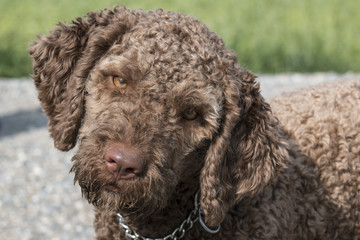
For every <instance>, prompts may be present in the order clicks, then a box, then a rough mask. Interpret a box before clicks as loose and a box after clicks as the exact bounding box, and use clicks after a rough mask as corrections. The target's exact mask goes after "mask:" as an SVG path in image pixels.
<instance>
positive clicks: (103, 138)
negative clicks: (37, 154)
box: [30, 7, 360, 240]
mask: <svg viewBox="0 0 360 240" xmlns="http://www.w3.org/2000/svg"><path fill="white" fill-rule="evenodd" d="M30 54H31V56H32V58H33V59H34V65H33V67H34V74H33V78H34V80H35V84H36V87H37V89H38V92H39V99H40V101H41V103H42V107H43V108H44V111H45V113H46V114H47V116H48V117H49V129H50V133H51V136H52V137H53V139H54V141H55V146H56V147H57V148H58V149H60V150H64V151H67V150H69V149H71V148H73V147H74V146H75V144H76V143H78V150H77V152H76V154H75V156H74V157H73V159H72V161H73V167H72V169H71V171H72V172H74V174H75V181H77V182H78V183H79V185H80V186H81V188H82V192H83V195H84V197H86V198H87V199H88V200H89V202H91V203H92V204H94V205H95V211H96V219H95V230H96V233H97V239H124V238H125V235H127V236H128V237H130V238H133V239H145V237H148V238H163V239H180V238H184V239H287V240H288V239H326V240H328V239H359V234H360V230H359V229H360V213H359V208H360V200H359V196H358V192H359V183H360V134H359V127H360V117H359V116H360V108H359V106H360V104H359V103H360V101H359V100H360V83H359V81H350V82H344V83H340V84H332V85H329V86H323V87H322V88H321V89H312V90H308V91H304V92H300V93H297V94H295V95H294V96H290V97H289V96H288V97H286V96H285V97H283V98H280V99H279V100H277V101H275V102H274V109H276V116H277V117H278V118H279V119H280V121H281V122H282V123H283V124H284V125H281V124H280V123H279V121H278V120H277V118H276V117H274V115H273V113H272V111H271V110H270V106H269V104H267V103H266V102H265V101H264V99H263V97H262V96H261V95H260V92H259V85H258V84H257V83H256V81H255V76H254V75H253V74H252V73H250V72H248V71H246V70H245V69H244V68H242V67H241V66H239V64H238V63H237V58H236V55H235V53H234V52H233V51H230V50H228V49H227V48H226V47H225V44H224V42H223V41H222V40H221V39H220V38H219V37H218V36H217V35H216V34H215V33H212V32H211V31H210V30H209V29H208V28H207V27H206V26H205V25H204V24H202V23H200V22H199V21H197V20H195V19H193V18H191V17H189V16H186V15H183V14H179V13H171V12H164V11H162V10H157V11H149V12H143V11H141V10H136V11H130V10H128V9H126V8H118V7H117V8H115V9H114V10H113V11H111V10H105V11H103V12H99V13H98V12H91V13H89V14H88V15H87V18H77V19H76V20H75V21H74V22H73V23H72V25H65V24H60V25H59V27H58V28H56V29H54V30H52V31H51V32H50V35H48V36H43V37H41V38H40V40H38V41H37V42H35V43H33V44H32V46H31V49H30ZM198 191H199V193H198V194H197V192H198ZM195 196H196V197H195ZM117 214H118V215H117ZM119 220H121V222H120V224H119ZM220 225H221V227H219V226H220ZM209 232H211V233H209Z"/></svg>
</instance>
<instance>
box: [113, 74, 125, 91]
mask: <svg viewBox="0 0 360 240" xmlns="http://www.w3.org/2000/svg"><path fill="white" fill-rule="evenodd" d="M113 83H114V85H115V87H117V88H120V89H125V88H126V87H127V83H126V81H125V80H124V79H122V78H121V77H113Z"/></svg>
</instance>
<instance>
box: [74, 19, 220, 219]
mask: <svg viewBox="0 0 360 240" xmlns="http://www.w3.org/2000/svg"><path fill="white" fill-rule="evenodd" d="M175 20H176V19H174V21H173V22H171V21H169V20H167V21H162V22H161V23H160V24H159V25H160V26H155V27H154V28H156V31H155V30H152V29H148V28H145V27H143V26H141V27H138V28H137V29H134V30H133V31H131V32H130V33H127V34H125V35H124V36H123V40H122V41H121V42H119V43H115V44H114V45H113V46H112V47H111V48H110V49H109V50H108V51H107V52H106V54H105V55H104V56H103V57H102V58H101V59H100V60H99V62H98V63H97V64H96V65H95V66H94V68H93V69H92V70H91V71H90V74H89V78H88V79H87V81H86V87H85V89H86V92H87V96H86V97H85V114H84V119H83V122H82V127H81V130H80V134H79V139H80V144H79V150H78V152H77V153H76V155H75V156H74V158H73V162H74V166H73V171H74V172H75V178H76V180H77V181H78V182H79V183H80V186H82V189H83V191H84V195H85V196H87V197H88V198H89V201H91V202H93V203H95V204H96V205H100V206H105V207H110V208H111V209H114V210H117V211H122V212H123V211H125V210H126V209H127V210H128V211H131V212H134V211H140V212H142V213H144V212H145V211H146V209H144V208H145V207H146V208H150V209H152V210H154V209H161V208H163V207H164V206H165V205H166V203H167V200H168V197H169V196H171V194H172V191H174V189H175V187H176V185H177V183H178V182H179V181H181V179H183V178H185V177H189V175H191V173H192V174H194V173H195V172H194V171H197V172H199V170H200V168H201V166H202V165H203V161H204V157H205V156H204V148H205V147H206V146H208V145H209V141H211V139H212V138H213V135H214V134H216V132H217V130H218V128H219V125H220V121H221V119H222V110H221V109H222V108H223V103H224V96H223V91H222V90H221V87H220V86H218V82H219V81H220V80H221V79H219V77H220V78H221V76H214V75H213V74H212V72H211V71H205V69H204V68H205V66H204V65H201V64H200V63H201V61H207V59H203V60H202V59H201V58H200V56H198V55H197V54H196V50H195V49H193V51H190V50H189V49H190V48H195V47H196V48H200V47H201V45H202V48H204V45H205V46H206V45H208V46H209V51H210V50H212V49H211V48H210V44H211V43H210V42H209V40H208V39H205V36H207V35H201V36H195V37H197V38H198V39H199V41H202V44H200V43H199V44H198V45H195V44H194V43H192V41H195V40H191V39H186V38H185V37H182V36H181V33H182V31H190V30H189V29H188V28H187V27H186V26H181V27H182V28H184V29H181V27H179V24H178V23H177V22H176V21H175ZM169 25H170V26H169ZM176 28H177V29H176ZM175 29H176V31H175ZM147 32H150V33H147ZM151 32H156V34H157V35H159V36H152V37H150V36H149V35H148V34H152V33H151ZM162 47H166V49H161V48H162ZM184 49H185V50H184ZM212 51H213V50H212ZM213 54H214V56H211V57H212V58H213V59H212V66H206V67H209V68H211V69H220V59H219V57H218V56H216V53H213ZM209 58H210V56H209ZM196 64H199V66H198V67H196ZM208 70H210V69H208ZM216 74H218V75H220V74H219V73H216ZM222 74H223V73H222ZM114 148H117V149H116V150H115V151H116V152H122V153H120V155H122V156H118V157H120V158H124V157H126V156H125V155H126V153H127V152H129V151H132V150H133V151H135V152H136V158H138V160H134V161H139V162H140V165H141V166H140V168H141V170H138V171H139V173H136V174H133V177H131V178H129V179H121V178H122V176H119V175H121V174H120V173H119V172H117V173H115V174H111V173H109V169H108V167H107V161H106V160H105V159H104V158H105V155H106V154H107V153H108V152H109V149H114ZM130 149H132V150H130ZM199 152H202V154H199ZM115 154H116V153H115ZM118 155H119V154H118ZM84 156H86V157H85V158H84ZM194 156H198V159H194ZM111 158H116V156H115V157H114V156H112V157H111ZM121 160H123V159H121ZM112 161H114V164H116V163H115V160H112ZM124 161H131V160H129V159H127V160H124ZM117 164H120V165H122V166H120V167H124V164H125V163H124V162H122V163H117ZM108 165H109V164H108ZM120 167H117V168H116V167H115V168H116V169H115V171H120V169H119V168H120ZM133 168H134V167H133ZM132 170H133V169H132ZM110 172H111V171H110ZM126 178H127V177H126ZM109 186H111V187H112V189H111V190H109Z"/></svg>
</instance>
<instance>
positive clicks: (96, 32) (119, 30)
mask: <svg viewBox="0 0 360 240" xmlns="http://www.w3.org/2000/svg"><path fill="white" fill-rule="evenodd" d="M134 22H135V16H134V14H132V13H131V12H130V11H129V10H128V9H126V8H119V7H117V8H115V9H114V11H111V10H109V9H105V10H104V11H102V12H90V13H88V14H87V16H86V17H85V18H77V19H76V20H74V21H73V22H72V25H66V24H62V23H60V24H58V26H59V27H58V28H55V29H53V30H51V31H50V35H48V36H41V37H39V40H38V41H36V42H33V43H31V45H30V49H29V53H30V55H31V57H32V58H33V71H34V73H33V75H32V78H33V79H34V81H35V85H36V88H37V91H38V94H39V99H40V102H41V104H42V107H43V109H44V111H45V113H46V115H47V116H48V118H49V131H50V135H51V137H52V138H53V139H54V143H55V147H56V148H58V149H60V150H63V151H67V150H70V149H71V148H73V147H74V146H75V144H76V139H77V135H78V131H79V128H80V125H81V120H82V117H83V114H84V96H85V82H86V79H87V78H88V75H89V72H90V70H91V69H92V68H93V66H94V65H95V63H96V61H98V60H99V59H100V57H101V56H102V55H103V54H104V53H105V52H106V51H107V50H108V49H109V48H110V47H111V46H112V44H113V43H114V42H116V41H120V39H121V37H122V35H123V34H124V33H125V32H126V31H127V30H128V29H129V28H130V27H131V26H132V25H133V24H134Z"/></svg>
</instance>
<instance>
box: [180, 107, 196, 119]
mask: <svg viewBox="0 0 360 240" xmlns="http://www.w3.org/2000/svg"><path fill="white" fill-rule="evenodd" d="M198 115H199V114H198V112H196V111H195V110H194V109H191V108H190V109H187V110H186V111H185V112H184V113H183V117H184V118H185V119H186V120H189V121H191V120H195V119H196V118H197V117H198Z"/></svg>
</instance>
